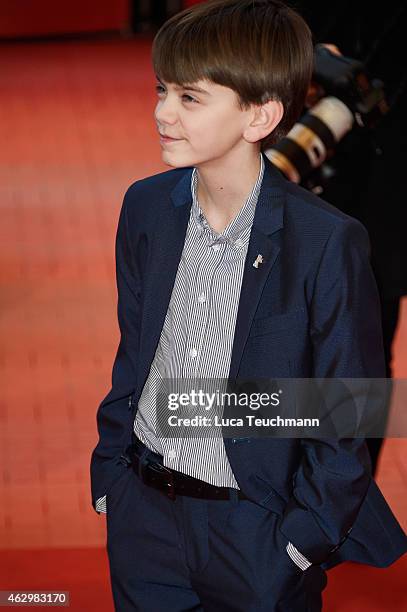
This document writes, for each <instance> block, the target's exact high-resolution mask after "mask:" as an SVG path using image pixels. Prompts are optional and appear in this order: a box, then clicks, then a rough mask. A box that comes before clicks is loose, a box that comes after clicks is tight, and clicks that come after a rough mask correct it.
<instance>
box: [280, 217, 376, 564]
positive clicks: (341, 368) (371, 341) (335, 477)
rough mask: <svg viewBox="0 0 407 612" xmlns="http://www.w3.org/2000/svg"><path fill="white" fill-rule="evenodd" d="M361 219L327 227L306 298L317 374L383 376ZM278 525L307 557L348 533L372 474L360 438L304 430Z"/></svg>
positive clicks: (322, 553) (320, 558)
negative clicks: (329, 230) (305, 434)
mask: <svg viewBox="0 0 407 612" xmlns="http://www.w3.org/2000/svg"><path fill="white" fill-rule="evenodd" d="M369 254H370V244H369V238H368V234H367V231H366V230H365V228H364V227H363V225H362V224H361V223H359V222H358V221H356V220H355V219H352V218H351V217H348V218H347V219H346V220H345V221H342V222H341V223H340V224H338V225H337V226H336V227H335V229H334V230H333V231H332V233H331V235H330V237H329V239H328V240H327V243H326V245H325V248H324V251H323V254H322V257H321V259H320V262H319V266H318V271H317V275H316V280H315V285H314V293H313V298H312V304H311V328H310V334H311V340H312V347H313V356H314V361H313V374H312V376H313V377H314V378H338V377H339V378H342V377H344V378H345V377H346V378H376V377H377V378H384V377H385V366H384V352H383V342H382V332H381V319H380V305H379V297H378V292H377V287H376V283H375V280H374V276H373V272H372V270H371V267H370V262H369ZM301 444H302V448H303V455H302V460H301V463H300V465H299V468H298V470H297V472H296V474H295V476H294V482H293V493H292V496H291V498H290V500H289V502H288V504H287V506H286V507H285V510H284V514H283V517H282V519H281V523H280V531H281V532H282V533H283V534H284V535H285V536H286V538H287V539H288V540H290V541H291V542H292V544H293V545H294V546H295V547H296V548H297V549H298V550H299V551H301V553H302V554H303V555H305V557H306V558H307V559H308V560H309V561H311V562H312V563H317V564H319V563H322V562H324V561H325V560H326V559H327V557H328V556H329V554H330V553H332V552H334V551H335V550H337V549H338V548H339V546H340V545H341V544H342V542H343V541H344V540H345V539H346V537H347V535H348V534H349V532H350V530H351V529H352V525H353V523H354V521H355V519H356V517H357V514H358V511H359V508H360V506H361V504H362V502H363V499H364V497H365V495H366V493H367V489H368V486H369V483H370V480H371V463H370V457H369V453H368V449H367V446H366V443H365V440H364V438H360V437H359V438H356V437H355V438H340V437H338V438H336V439H333V438H303V439H302V440H301Z"/></svg>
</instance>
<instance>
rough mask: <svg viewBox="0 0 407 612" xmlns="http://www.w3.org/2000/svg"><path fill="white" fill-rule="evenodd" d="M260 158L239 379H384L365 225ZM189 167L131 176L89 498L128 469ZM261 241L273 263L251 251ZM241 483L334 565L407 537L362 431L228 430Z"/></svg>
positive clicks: (183, 220) (181, 225)
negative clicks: (116, 333)
mask: <svg viewBox="0 0 407 612" xmlns="http://www.w3.org/2000/svg"><path fill="white" fill-rule="evenodd" d="M264 162H265V171H264V178H263V183H262V186H261V191H260V195H259V199H258V202H257V206H256V211H255V217H254V221H253V226H252V231H251V236H250V243H249V247H248V254H247V258H246V262H245V268H244V275H243V282H242V288H241V296H240V302H239V308H238V314H237V321H236V330H235V335H234V341H233V349H232V359H231V366H230V373H229V377H230V379H235V378H239V377H242V378H246V377H257V378H273V377H298V378H312V377H318V378H319V377H320V378H323V377H345V378H346V377H349V378H353V377H355V378H371V377H373V378H375V377H377V378H382V377H383V378H384V377H385V368H384V358H383V347H382V338H381V323H380V309H379V300H378V294H377V289H376V284H375V280H374V277H373V274H372V271H371V267H370V263H369V252H370V251H369V249H370V245H369V239H368V235H367V232H366V230H365V228H364V227H363V225H361V224H360V223H359V222H358V221H356V220H355V219H353V218H351V217H349V216H347V215H346V214H344V213H342V212H341V211H339V210H338V209H336V208H335V207H333V206H331V205H329V204H328V203H326V202H325V201H323V200H322V199H320V198H318V197H317V196H315V195H314V194H312V193H310V192H308V191H306V190H304V189H302V188H301V187H299V186H298V185H295V184H293V183H291V182H289V181H287V180H286V179H285V178H284V177H283V175H282V174H281V173H280V172H279V171H278V170H277V169H276V168H275V167H274V166H273V165H272V164H271V162H270V161H269V160H268V158H267V157H266V156H264ZM191 173H192V168H189V167H187V168H178V169H173V170H169V171H167V172H163V173H160V174H157V175H154V176H151V177H148V178H145V179H143V180H139V181H136V182H135V183H134V184H133V185H131V186H130V188H129V189H128V191H127V192H126V195H125V198H124V202H123V206H122V209H121V213H120V219H119V224H118V230H117V237H116V272H117V286H118V320H119V326H120V331H121V340H120V344H119V347H118V351H117V355H116V358H115V362H114V365H113V372H112V388H111V390H110V392H109V393H108V395H107V396H106V397H105V398H104V400H103V401H102V402H101V404H100V406H99V409H98V413H97V425H98V432H99V441H98V444H97V446H96V448H95V449H94V451H93V453H92V458H91V485H92V504H93V506H94V507H95V501H96V499H98V498H99V497H102V496H103V495H105V494H106V493H108V491H109V487H110V486H111V484H112V483H113V482H114V481H115V480H116V478H118V477H119V475H120V473H121V472H122V470H124V469H126V468H125V466H124V464H123V463H122V460H121V459H120V455H121V454H122V452H123V450H124V449H125V447H126V446H127V444H129V443H130V442H131V433H132V426H133V420H134V417H135V413H136V410H137V405H138V400H139V398H140V395H141V391H142V389H143V386H144V383H145V381H146V378H147V376H148V373H149V369H150V366H151V363H152V360H153V357H154V353H155V350H156V347H157V343H158V340H159V337H160V333H161V329H162V327H163V323H164V318H165V314H166V311H167V308H168V304H169V300H170V296H171V292H172V288H173V285H174V281H175V276H176V272H177V268H178V263H179V260H180V257H181V253H182V249H183V245H184V240H185V234H186V229H187V225H188V220H189V215H190V209H191V204H192V195H191V188H190V185H191ZM259 253H261V254H262V255H263V259H264V263H262V264H261V265H260V266H259V267H258V268H257V269H256V268H254V267H253V265H252V262H253V261H254V260H255V258H256V256H257V255H258V254H259ZM224 443H225V449H226V453H227V456H228V459H229V461H230V464H231V467H232V469H233V473H234V475H235V478H236V480H237V482H238V484H239V486H240V488H241V489H242V490H243V491H244V492H245V493H246V495H247V496H248V497H249V498H251V499H252V500H253V501H255V502H256V503H259V504H261V505H263V506H265V507H267V508H269V509H270V510H272V511H273V512H276V513H278V514H279V515H280V520H279V526H280V530H281V532H282V533H283V534H284V535H285V536H286V538H287V540H290V541H291V542H292V543H293V544H294V546H296V547H297V548H298V550H299V551H300V552H301V553H303V554H304V555H305V556H306V557H307V558H308V559H309V560H310V561H311V562H313V563H318V564H319V563H321V564H322V566H323V567H324V568H325V569H328V568H330V567H333V566H334V565H336V564H337V563H340V562H341V561H343V560H352V561H358V562H361V563H367V564H371V565H375V566H380V567H384V566H387V565H389V564H391V563H392V562H393V561H395V560H396V559H397V558H398V557H400V556H401V555H402V554H403V553H404V552H405V551H406V550H407V537H406V535H405V534H404V532H403V531H402V529H401V527H400V525H399V523H398V522H397V520H396V518H395V517H394V515H393V513H392V512H391V510H390V508H389V506H388V504H387V502H386V501H385V499H384V497H383V495H382V494H381V492H380V490H379V489H378V487H377V485H376V483H375V481H374V480H373V478H372V477H371V474H370V459H369V456H368V450H367V447H366V444H365V442H364V441H363V440H361V439H355V440H349V439H347V440H341V439H323V440H322V439H305V438H303V439H293V438H290V439H287V438H286V439H283V438H279V439H277V438H261V439H260V438H257V439H255V438H251V439H248V438H243V439H239V438H234V439H232V438H225V439H224Z"/></svg>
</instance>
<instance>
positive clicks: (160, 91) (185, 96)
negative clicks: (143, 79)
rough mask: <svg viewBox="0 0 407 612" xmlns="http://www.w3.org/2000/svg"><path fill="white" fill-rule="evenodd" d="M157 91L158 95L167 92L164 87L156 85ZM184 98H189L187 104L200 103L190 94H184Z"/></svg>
mask: <svg viewBox="0 0 407 612" xmlns="http://www.w3.org/2000/svg"><path fill="white" fill-rule="evenodd" d="M155 90H156V92H157V94H161V93H164V92H165V87H163V86H162V85H156V87H155ZM182 97H183V98H187V99H186V102H196V103H198V100H195V98H193V97H192V96H189V95H188V94H183V96H182Z"/></svg>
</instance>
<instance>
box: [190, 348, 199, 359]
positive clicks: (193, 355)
mask: <svg viewBox="0 0 407 612" xmlns="http://www.w3.org/2000/svg"><path fill="white" fill-rule="evenodd" d="M189 354H190V356H191V357H196V356H197V355H198V351H197V350H196V348H192V349H191V350H190V351H189Z"/></svg>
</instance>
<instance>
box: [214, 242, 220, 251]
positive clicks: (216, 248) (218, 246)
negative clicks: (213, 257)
mask: <svg viewBox="0 0 407 612" xmlns="http://www.w3.org/2000/svg"><path fill="white" fill-rule="evenodd" d="M212 249H213V250H214V251H219V249H220V244H213V245H212Z"/></svg>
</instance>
